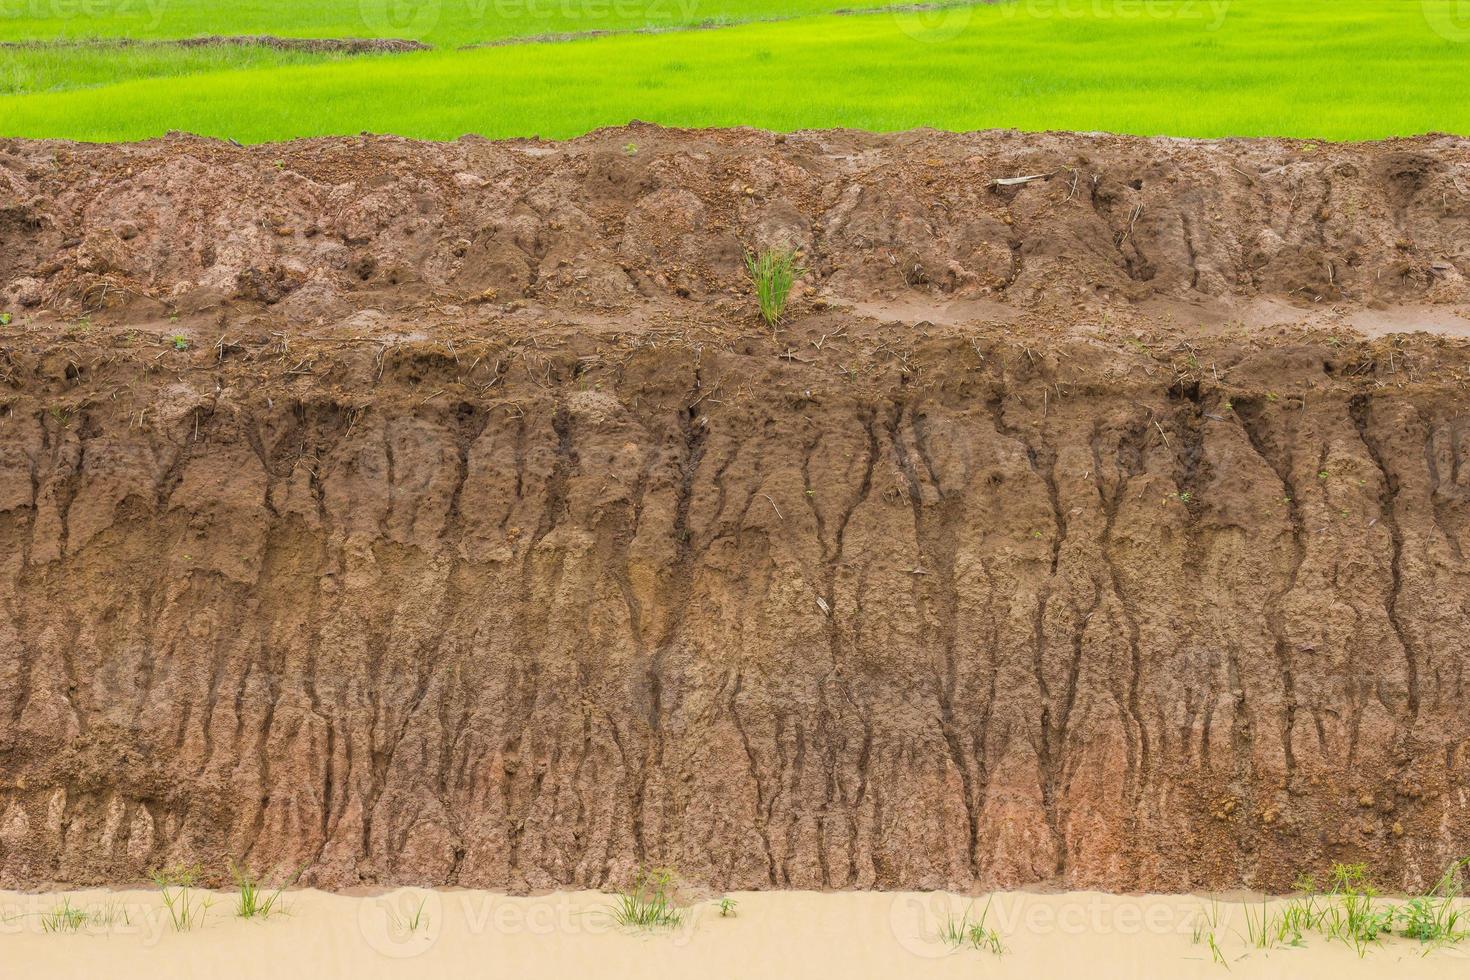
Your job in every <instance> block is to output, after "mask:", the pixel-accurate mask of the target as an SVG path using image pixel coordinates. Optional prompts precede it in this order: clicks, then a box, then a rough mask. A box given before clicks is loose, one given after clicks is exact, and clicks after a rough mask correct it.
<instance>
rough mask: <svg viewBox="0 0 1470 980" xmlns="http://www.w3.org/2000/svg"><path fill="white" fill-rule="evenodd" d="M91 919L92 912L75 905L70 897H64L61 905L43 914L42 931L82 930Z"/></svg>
mask: <svg viewBox="0 0 1470 980" xmlns="http://www.w3.org/2000/svg"><path fill="white" fill-rule="evenodd" d="M91 919H92V915H91V913H89V912H87V911H86V910H85V909H81V908H78V907H77V906H75V905H73V904H72V903H71V898H70V897H68V898H63V899H62V900H61V904H60V905H58V906H56V907H55V908H53V909H51V911H49V912H43V913H42V914H41V931H42V932H51V933H56V932H80V931H81V929H82V927H83V926H85V925H86V924H87V923H88V922H90V921H91Z"/></svg>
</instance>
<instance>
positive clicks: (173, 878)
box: [150, 864, 214, 932]
mask: <svg viewBox="0 0 1470 980" xmlns="http://www.w3.org/2000/svg"><path fill="white" fill-rule="evenodd" d="M199 875H200V869H199V866H198V865H182V864H180V865H175V866H173V867H170V868H160V869H158V870H157V871H154V872H153V874H152V875H151V876H150V877H151V878H152V879H153V883H154V884H155V885H157V886H158V890H159V893H160V894H161V895H162V896H163V905H164V908H166V909H167V910H168V918H169V923H170V924H171V925H172V926H173V928H174V932H188V931H189V930H191V929H196V928H198V927H199V926H202V925H203V924H204V918H205V916H207V915H208V914H209V908H210V906H211V905H213V904H214V897H213V896H212V895H208V894H205V895H199V894H198V891H199Z"/></svg>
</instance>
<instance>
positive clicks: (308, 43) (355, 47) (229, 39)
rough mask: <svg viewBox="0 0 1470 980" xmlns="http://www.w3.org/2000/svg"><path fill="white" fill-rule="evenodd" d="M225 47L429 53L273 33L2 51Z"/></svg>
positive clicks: (416, 44) (417, 45) (10, 44)
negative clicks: (279, 35) (280, 35)
mask: <svg viewBox="0 0 1470 980" xmlns="http://www.w3.org/2000/svg"><path fill="white" fill-rule="evenodd" d="M224 45H235V46H237V47H263V48H277V49H279V50H281V51H307V52H312V53H317V54H327V53H332V52H338V53H345V54H381V53H401V52H404V51H428V50H430V47H429V45H427V44H424V43H422V42H420V41H410V40H404V39H402V38H378V37H277V36H276V35H274V34H206V35H201V36H200V37H186V38H179V39H171V40H152V39H137V38H126V37H119V38H100V39H95V40H85V41H3V42H0V50H3V49H5V48H98V47H100V48H134V47H152V48H210V47H220V46H224Z"/></svg>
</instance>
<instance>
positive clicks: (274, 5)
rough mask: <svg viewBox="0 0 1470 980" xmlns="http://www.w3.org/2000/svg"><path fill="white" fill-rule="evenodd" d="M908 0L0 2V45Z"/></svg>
mask: <svg viewBox="0 0 1470 980" xmlns="http://www.w3.org/2000/svg"><path fill="white" fill-rule="evenodd" d="M902 2H909V0H576V2H573V0H310V2H303V0H241V2H233V0H231V2H222V0H0V41H13V40H51V39H55V38H104V37H131V38H181V37H197V36H200V35H206V34H274V35H277V36H280V37H394V38H408V39H411V40H415V41H422V42H424V43H426V44H430V45H433V46H434V47H436V48H443V47H449V48H453V47H460V46H463V45H468V44H478V43H482V42H485V41H497V40H502V39H504V38H511V37H526V36H530V35H537V34H562V33H569V32H579V31H591V30H626V29H629V28H638V27H671V26H675V25H681V24H704V23H728V22H733V21H747V20H759V19H762V18H769V17H791V16H799V15H802V14H813V13H823V12H826V11H831V10H838V9H842V8H856V7H865V6H866V7H878V6H886V5H888V4H890V3H902Z"/></svg>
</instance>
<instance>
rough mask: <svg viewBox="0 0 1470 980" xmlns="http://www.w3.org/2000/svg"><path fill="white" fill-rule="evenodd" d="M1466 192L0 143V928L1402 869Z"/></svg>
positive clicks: (1430, 734) (1448, 700) (640, 141)
mask: <svg viewBox="0 0 1470 980" xmlns="http://www.w3.org/2000/svg"><path fill="white" fill-rule="evenodd" d="M1465 153H1466V145H1465V143H1464V141H1461V140H1456V139H1450V138H1425V139H1421V140H1413V141H1403V142H1400V143H1394V144H1386V145H1371V146H1316V145H1311V144H1296V143H1287V142H1278V141H1263V142H1249V141H1230V142H1224V143H1187V142H1178V141H1156V142H1149V141H1142V140H1127V139H1119V138H1114V137H1082V136H1073V135H1060V134H1049V135H1045V136H1037V137H1023V136H1020V135H1018V134H1005V133H1001V134H995V133H992V134H972V135H959V136H944V135H940V134H932V133H916V134H903V135H898V136H889V137H875V136H865V135H859V134H852V133H805V134H795V135H792V136H788V137H785V138H784V139H783V138H782V137H776V136H771V135H768V134H758V133H750V132H735V133H677V132H670V131H664V130H658V129H654V128H651V127H645V126H635V127H632V128H629V129H625V130H620V131H616V132H608V133H601V134H596V135H594V136H592V137H589V138H587V139H584V140H579V141H573V142H572V143H568V144H549V143H541V142H536V141H520V142H514V143H508V144H492V143H487V142H484V141H481V140H477V139H467V140H462V141H460V142H458V143H455V144H451V145H425V144H418V143H411V142H408V141H403V140H393V139H382V138H362V139H333V140H315V141H306V142H302V143H296V144H290V145H281V146H272V147H257V148H251V149H241V148H235V147H231V146H229V145H227V144H219V143H214V142H209V141H203V140H196V139H192V138H184V137H176V138H170V139H166V140H160V141H155V142H151V143H147V144H140V145H136V146H112V147H89V146H76V145H71V144H62V143H25V142H17V141H9V142H6V143H3V144H0V227H3V228H4V234H5V237H6V242H7V245H8V246H9V247H8V248H7V249H5V250H3V251H0V282H4V283H9V284H10V285H9V287H8V288H9V290H10V293H9V295H10V297H11V299H10V300H9V302H10V303H11V304H12V305H11V306H9V307H7V309H11V310H13V311H14V313H15V314H16V315H15V320H14V322H12V323H11V324H10V325H8V326H7V327H4V328H3V329H0V555H4V556H5V561H4V563H3V565H0V604H3V608H4V611H5V613H4V615H3V616H0V691H4V692H8V693H7V694H6V695H5V696H3V697H0V717H4V718H5V719H7V723H6V724H5V725H3V726H0V774H3V775H0V883H3V884H6V885H12V886H34V885H38V884H41V883H44V882H69V883H89V882H101V881H120V880H134V879H137V878H138V877H140V875H141V874H142V873H143V872H144V871H145V870H146V869H147V868H149V867H154V866H159V865H164V864H169V863H174V862H177V861H181V860H187V861H196V860H197V861H204V862H206V863H207V864H208V863H209V862H214V863H215V864H218V865H219V866H220V867H223V864H222V861H220V860H217V859H221V858H222V857H223V856H224V855H226V854H228V855H231V856H234V857H235V858H236V859H237V860H241V861H242V862H244V863H246V864H248V865H250V866H253V867H271V866H277V867H296V866H300V865H305V866H306V867H307V869H308V870H307V873H306V880H308V881H310V882H312V883H315V884H321V885H328V886H345V885H350V884H356V883H393V882H417V883H437V884H459V885H465V886H478V887H495V888H512V889H541V888H549V887H556V886H584V885H586V886H600V885H605V884H607V883H610V882H619V881H626V880H628V879H629V878H630V877H631V874H632V872H633V870H634V869H635V868H637V867H639V866H643V865H662V866H672V867H676V868H677V869H678V870H679V872H680V874H681V876H682V877H684V878H685V879H687V880H690V881H692V882H695V883H701V884H706V885H709V886H711V887H714V888H720V889H725V888H741V887H749V888H773V887H791V888H820V887H834V888H932V887H939V886H950V887H956V888H968V887H972V886H975V885H986V886H993V885H1004V886H1014V885H1022V884H1036V883H1046V884H1061V885H1069V886H1074V887H1098V888H1106V889H1110V890H1132V889H1149V890H1190V889H1198V888H1218V887H1230V886H1239V885H1250V886H1253V887H1272V888H1286V887H1288V886H1289V885H1290V883H1291V881H1292V880H1293V878H1294V877H1295V875H1296V874H1297V873H1298V872H1299V871H1320V870H1321V869H1322V868H1324V867H1325V866H1327V865H1328V864H1329V863H1330V862H1332V861H1334V860H1367V861H1369V862H1371V863H1372V864H1374V865H1375V868H1376V870H1377V877H1378V879H1379V880H1380V882H1381V883H1383V884H1385V885H1402V886H1415V885H1422V884H1424V883H1426V882H1428V881H1431V880H1433V879H1434V878H1436V877H1437V876H1438V874H1439V873H1440V872H1441V871H1442V869H1443V868H1444V867H1445V866H1446V864H1447V863H1448V860H1449V859H1450V858H1451V857H1454V856H1458V855H1459V852H1460V851H1461V850H1462V849H1463V847H1464V842H1465V840H1466V839H1467V835H1470V822H1467V818H1466V816H1465V813H1464V810H1463V807H1462V806H1461V804H1460V802H1459V800H1460V795H1461V793H1462V790H1463V786H1464V784H1465V782H1466V780H1467V778H1470V759H1467V757H1466V753H1465V752H1464V751H1463V750H1462V747H1463V745H1464V744H1465V741H1466V739H1467V738H1470V730H1467V729H1470V723H1467V719H1466V715H1465V712H1464V711H1463V710H1461V708H1460V703H1461V700H1462V695H1463V686H1464V676H1465V671H1466V667H1467V665H1470V653H1467V650H1466V648H1465V644H1464V643H1463V642H1462V640H1461V639H1460V638H1461V637H1463V636H1466V635H1470V607H1467V606H1466V603H1465V602H1464V601H1463V597H1464V596H1465V595H1466V594H1467V584H1470V583H1467V582H1466V566H1465V563H1464V558H1463V552H1464V548H1465V547H1466V544H1467V534H1470V497H1467V490H1466V482H1467V480H1470V476H1467V474H1470V467H1467V466H1465V465H1464V463H1465V457H1466V454H1467V448H1466V440H1465V438H1464V433H1465V431H1466V426H1467V422H1470V420H1467V415H1466V409H1465V405H1466V397H1465V385H1466V379H1467V378H1470V352H1467V350H1466V348H1465V345H1464V343H1463V342H1462V341H1460V340H1458V339H1454V338H1451V337H1447V336H1444V335H1429V334H1416V335H1404V334H1396V335H1392V336H1387V337H1379V338H1376V339H1367V338H1363V337H1360V336H1357V335H1355V334H1354V333H1353V332H1352V330H1351V329H1349V328H1348V327H1347V326H1346V325H1345V324H1344V323H1343V322H1337V321H1334V320H1332V319H1331V318H1330V317H1328V316H1327V314H1325V313H1322V312H1321V308H1322V307H1325V306H1327V305H1328V300H1329V299H1333V300H1338V302H1337V303H1336V304H1335V311H1336V312H1335V313H1334V314H1333V315H1342V316H1345V315H1346V312H1347V311H1351V310H1361V309H1362V308H1363V307H1365V306H1366V305H1368V304H1379V305H1381V304H1384V303H1388V302H1391V301H1400V300H1402V301H1407V300H1413V301H1414V302H1416V303H1420V304H1429V303H1435V302H1438V303H1439V304H1440V305H1439V306H1437V307H1432V309H1434V310H1437V311H1440V312H1439V313H1437V314H1436V315H1445V316H1450V315H1452V312H1453V308H1454V307H1453V304H1457V303H1464V302H1465V301H1466V299H1467V297H1466V292H1465V283H1464V279H1463V275H1462V273H1463V270H1462V268H1461V265H1459V264H1457V263H1462V262H1464V261H1465V256H1463V255H1461V254H1460V252H1459V251H1457V249H1458V248H1459V247H1460V246H1459V245H1457V239H1456V236H1457V234H1458V231H1457V230H1459V231H1462V230H1463V227H1464V216H1465V215H1466V213H1467V212H1466V211H1465V210H1464V209H1465V208H1466V206H1467V205H1466V201H1465V198H1464V196H1463V195H1461V194H1459V193H1458V192H1457V190H1456V189H1457V188H1458V187H1459V186H1460V184H1461V183H1462V182H1463V179H1464V170H1465V167H1466V155H1465ZM1035 174H1047V175H1050V176H1047V177H1044V178H1042V179H1038V180H1034V181H1029V182H1026V183H1022V184H1010V185H1000V186H997V185H995V184H994V183H993V181H994V180H995V179H996V178H1002V177H1014V176H1029V175H1035ZM747 243H749V244H752V245H782V244H784V245H791V246H794V247H797V248H799V249H801V250H802V252H803V253H804V258H805V261H806V263H807V264H808V265H809V266H810V268H811V269H812V272H811V274H810V276H809V278H808V279H807V281H806V284H805V289H804V292H803V295H801V296H800V297H798V299H797V300H796V302H795V303H794V304H793V306H792V309H791V313H790V314H789V316H788V319H787V322H786V323H785V324H784V325H783V326H782V328H781V329H780V330H779V331H777V332H774V333H773V332H772V331H771V330H769V329H768V328H766V327H765V326H764V324H763V323H762V322H761V321H760V320H759V319H758V317H757V315H756V313H755V310H754V306H753V303H752V301H751V300H750V298H749V294H748V287H747V285H746V284H745V283H744V282H743V281H742V279H741V272H740V248H741V246H742V245H743V244H747ZM1440 266H1443V268H1441V267H1440ZM1396 270H1397V271H1396ZM1319 298H1320V300H1319ZM1205 299H1208V300H1209V301H1210V302H1211V303H1213V304H1215V307H1211V308H1212V309H1215V308H1220V307H1223V308H1224V309H1225V310H1227V311H1234V313H1235V314H1236V315H1217V314H1211V315H1212V316H1216V317H1217V318H1216V319H1215V320H1212V321H1210V322H1209V323H1204V322H1203V321H1204V320H1205V319H1206V316H1205V313H1204V312H1203V311H1204V310H1205V309H1206V307H1205V306H1204V305H1201V304H1202V303H1203V301H1204V300H1205ZM1165 301H1167V302H1165ZM1268 301H1269V302H1270V303H1271V304H1274V305H1273V306H1272V309H1275V310H1276V311H1277V312H1276V314H1275V316H1276V321H1273V322H1271V323H1270V324H1267V323H1266V322H1265V321H1264V320H1262V319H1261V318H1260V317H1259V316H1258V315H1257V313H1258V311H1259V309H1260V308H1261V307H1260V306H1259V305H1258V304H1260V303H1263V302H1268ZM1291 303H1299V304H1300V305H1299V306H1298V307H1292V306H1291V305H1289V304H1291ZM1413 309H1416V310H1417V309H1431V307H1429V306H1427V305H1426V306H1416V307H1414V308H1413ZM1282 310H1286V311H1287V313H1286V314H1282V313H1281V311H1282ZM894 311H899V312H894ZM1293 311H1294V312H1293ZM1379 312H1384V311H1379ZM941 313H942V314H943V315H940V314H941ZM1196 314H1197V315H1198V317H1199V321H1198V322H1197V321H1195V320H1194V319H1188V320H1187V322H1186V319H1187V318H1193V317H1194V316H1196ZM1297 314H1300V318H1302V319H1305V318H1308V317H1309V316H1310V317H1313V318H1315V319H1313V320H1312V324H1309V325H1305V326H1303V325H1300V324H1295V323H1293V322H1292V320H1291V317H1292V316H1295V315H1297ZM1277 322H1279V323H1280V324H1282V325H1279V326H1278V325H1277ZM6 698H8V700H6Z"/></svg>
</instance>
